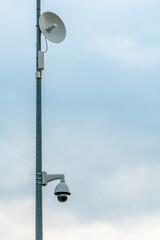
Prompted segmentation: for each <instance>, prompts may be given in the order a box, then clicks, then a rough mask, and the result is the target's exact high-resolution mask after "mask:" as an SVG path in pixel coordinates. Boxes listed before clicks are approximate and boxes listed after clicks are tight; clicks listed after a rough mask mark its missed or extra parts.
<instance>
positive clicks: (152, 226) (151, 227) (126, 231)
mask: <svg viewBox="0 0 160 240" xmlns="http://www.w3.org/2000/svg"><path fill="white" fill-rule="evenodd" d="M67 221H68V218H66V216H65V218H62V219H61V228H57V229H55V228H54V227H53V226H54V222H52V223H51V222H50V223H48V227H47V229H46V231H45V237H46V238H47V239H48V240H51V239H52V238H53V236H54V238H56V239H58V240H61V239H63V238H64V237H65V239H66V240H72V239H77V240H80V239H84V240H87V239H92V240H97V239H99V238H100V239H102V240H103V239H104V240H105V239H109V240H122V239H123V240H128V239H130V240H135V239H136V240H150V239H154V240H158V239H159V236H160V229H159V221H160V216H158V215H155V216H141V217H139V218H128V219H124V220H122V221H119V222H107V221H106V222H104V221H102V222H90V223H87V222H85V223H78V222H76V221H75V222H72V224H71V225H70V226H68V225H67V228H66V227H65V222H67Z"/></svg>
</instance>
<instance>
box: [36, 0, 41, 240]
mask: <svg viewBox="0 0 160 240" xmlns="http://www.w3.org/2000/svg"><path fill="white" fill-rule="evenodd" d="M36 7H37V9H36V13H37V25H36V27H37V45H36V71H37V72H39V77H36V240H43V230H42V228H43V225H42V224H43V223H42V184H41V183H42V180H41V176H42V95H41V71H40V70H39V69H38V51H40V50H41V31H40V28H39V17H40V15H41V0H37V6H36Z"/></svg>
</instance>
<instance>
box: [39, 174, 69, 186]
mask: <svg viewBox="0 0 160 240" xmlns="http://www.w3.org/2000/svg"><path fill="white" fill-rule="evenodd" d="M57 179H60V180H61V182H65V176H64V174H47V173H46V172H45V171H43V172H42V185H43V186H46V185H47V183H49V182H52V181H54V180H57Z"/></svg>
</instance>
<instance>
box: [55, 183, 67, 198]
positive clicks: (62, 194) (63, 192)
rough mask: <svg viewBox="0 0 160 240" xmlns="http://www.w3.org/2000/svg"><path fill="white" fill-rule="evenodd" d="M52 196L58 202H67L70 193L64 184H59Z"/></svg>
mask: <svg viewBox="0 0 160 240" xmlns="http://www.w3.org/2000/svg"><path fill="white" fill-rule="evenodd" d="M54 194H55V195H56V196H57V199H58V201H59V202H66V201H67V200H68V196H69V195H71V192H70V189H69V187H68V185H67V184H66V183H65V182H60V183H59V184H58V185H57V186H56V188H55V191H54Z"/></svg>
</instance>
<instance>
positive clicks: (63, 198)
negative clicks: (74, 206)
mask: <svg viewBox="0 0 160 240" xmlns="http://www.w3.org/2000/svg"><path fill="white" fill-rule="evenodd" d="M57 198H58V201H59V202H65V201H67V199H68V196H67V195H66V194H58V195H57Z"/></svg>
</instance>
